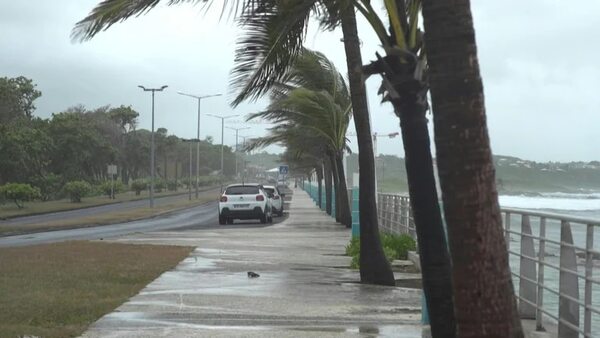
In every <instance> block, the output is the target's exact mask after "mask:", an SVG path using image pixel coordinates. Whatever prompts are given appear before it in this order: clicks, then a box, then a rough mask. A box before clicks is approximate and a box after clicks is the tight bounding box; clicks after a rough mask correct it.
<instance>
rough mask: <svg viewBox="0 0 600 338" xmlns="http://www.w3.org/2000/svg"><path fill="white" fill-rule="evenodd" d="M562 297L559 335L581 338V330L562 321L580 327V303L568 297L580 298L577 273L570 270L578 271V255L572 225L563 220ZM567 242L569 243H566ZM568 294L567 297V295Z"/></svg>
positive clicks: (559, 306)
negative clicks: (574, 246)
mask: <svg viewBox="0 0 600 338" xmlns="http://www.w3.org/2000/svg"><path fill="white" fill-rule="evenodd" d="M560 241H561V245H560V281H559V291H560V297H559V301H558V318H560V319H561V321H559V323H558V336H559V337H561V338H579V332H578V331H577V330H574V329H573V328H571V327H570V326H568V325H565V324H564V323H563V322H562V321H566V322H568V323H570V324H571V325H573V326H574V327H579V305H578V304H577V303H576V302H574V301H572V300H571V299H569V298H567V297H571V298H573V299H577V300H578V299H579V284H578V277H577V275H575V274H573V273H572V272H569V271H567V270H570V271H577V256H576V255H575V249H574V248H573V247H571V246H569V245H573V234H572V233H571V225H570V224H569V222H567V221H561V226H560ZM565 244H567V245H565ZM565 296H567V297H565Z"/></svg>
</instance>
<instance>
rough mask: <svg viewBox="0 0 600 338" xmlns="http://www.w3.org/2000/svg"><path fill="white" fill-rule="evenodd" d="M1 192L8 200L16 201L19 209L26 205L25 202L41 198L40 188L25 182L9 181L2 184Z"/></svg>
mask: <svg viewBox="0 0 600 338" xmlns="http://www.w3.org/2000/svg"><path fill="white" fill-rule="evenodd" d="M0 194H2V195H3V196H4V198H6V199H7V200H11V201H13V202H15V204H16V205H17V207H18V208H19V209H22V208H23V207H24V204H23V203H24V202H26V201H31V200H34V199H36V198H40V195H41V194H40V189H38V188H35V187H32V186H31V185H29V184H24V183H7V184H5V185H3V186H0Z"/></svg>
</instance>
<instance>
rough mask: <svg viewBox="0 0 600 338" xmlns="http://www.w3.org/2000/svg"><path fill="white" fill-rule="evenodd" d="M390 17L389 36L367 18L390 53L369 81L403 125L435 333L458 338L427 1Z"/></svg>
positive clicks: (408, 4)
mask: <svg viewBox="0 0 600 338" xmlns="http://www.w3.org/2000/svg"><path fill="white" fill-rule="evenodd" d="M385 4H386V8H387V13H388V16H389V23H390V28H389V32H390V33H389V34H388V33H387V32H386V31H385V30H383V29H381V27H383V23H382V22H381V21H379V19H378V17H377V16H376V15H373V14H372V8H369V7H361V6H358V8H359V9H360V10H361V11H362V12H366V14H365V15H366V16H368V17H369V18H370V22H371V24H372V26H373V27H374V28H375V27H379V28H378V30H377V31H378V36H379V38H380V40H381V43H382V45H383V47H384V51H385V53H386V55H385V57H381V56H380V55H379V54H377V55H376V56H377V58H378V60H377V61H376V62H373V63H371V64H370V65H368V66H365V67H364V68H363V70H364V71H365V73H366V74H367V75H370V74H375V73H378V74H380V75H381V76H382V77H383V83H382V85H381V88H380V93H381V94H382V95H383V101H388V102H390V103H391V104H392V106H393V107H394V112H395V113H396V116H398V118H399V119H400V126H401V130H402V141H403V142H402V143H403V145H404V154H405V165H406V173H407V179H408V190H409V194H410V203H411V208H412V211H413V216H414V221H415V227H416V231H417V241H418V244H419V257H420V260H421V266H422V275H423V290H424V292H425V298H426V301H427V305H428V310H429V315H430V320H431V331H432V335H433V336H434V337H454V336H455V331H456V324H455V319H454V311H453V294H452V291H453V289H452V279H451V264H450V254H449V253H448V250H447V249H446V247H447V244H446V236H445V233H444V228H443V224H442V217H441V211H440V206H439V202H438V195H437V189H436V182H435V176H434V171H433V160H432V157H431V150H430V140H429V132H428V129H427V118H426V112H427V109H428V104H427V91H428V83H427V63H426V55H425V49H424V48H423V47H424V46H423V41H422V32H421V31H420V30H419V15H418V14H419V10H420V6H421V0H401V1H385Z"/></svg>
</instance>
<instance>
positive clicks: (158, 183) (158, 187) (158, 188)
mask: <svg viewBox="0 0 600 338" xmlns="http://www.w3.org/2000/svg"><path fill="white" fill-rule="evenodd" d="M166 186H167V184H166V183H165V181H164V180H160V179H158V180H155V181H154V191H155V192H162V191H163V190H164V189H165V187H166Z"/></svg>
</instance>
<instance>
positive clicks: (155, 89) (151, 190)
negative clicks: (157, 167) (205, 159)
mask: <svg viewBox="0 0 600 338" xmlns="http://www.w3.org/2000/svg"><path fill="white" fill-rule="evenodd" d="M138 87H140V88H141V89H142V90H143V91H145V92H152V133H151V134H150V140H151V141H150V208H154V93H155V92H162V91H163V90H164V89H165V88H167V87H168V86H162V87H160V88H146V87H144V86H141V85H140V86H138Z"/></svg>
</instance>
